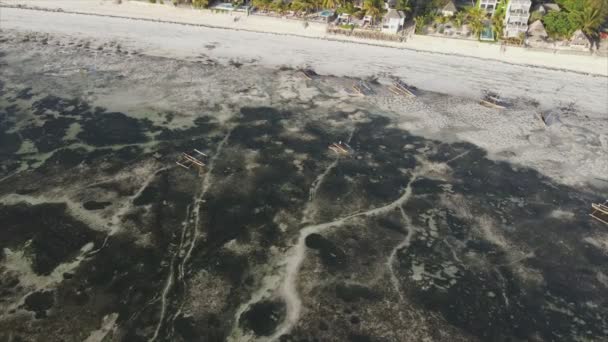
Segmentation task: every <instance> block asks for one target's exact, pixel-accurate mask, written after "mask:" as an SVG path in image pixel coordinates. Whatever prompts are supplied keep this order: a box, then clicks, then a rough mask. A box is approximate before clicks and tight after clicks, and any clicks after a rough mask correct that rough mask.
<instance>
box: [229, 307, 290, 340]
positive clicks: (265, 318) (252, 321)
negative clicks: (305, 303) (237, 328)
mask: <svg viewBox="0 0 608 342" xmlns="http://www.w3.org/2000/svg"><path fill="white" fill-rule="evenodd" d="M284 315H285V304H283V303H281V302H274V301H262V302H258V303H256V304H254V305H253V306H251V308H249V310H247V311H245V312H244V313H243V314H242V315H241V317H240V319H239V323H240V324H241V325H242V326H243V327H245V328H246V329H248V330H252V331H253V332H254V333H255V334H256V335H258V336H269V335H271V334H272V333H273V332H274V331H275V329H276V327H277V325H278V324H279V323H280V322H281V321H282V320H283V317H284Z"/></svg>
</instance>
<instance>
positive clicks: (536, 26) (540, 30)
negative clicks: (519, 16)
mask: <svg viewBox="0 0 608 342" xmlns="http://www.w3.org/2000/svg"><path fill="white" fill-rule="evenodd" d="M528 35H530V36H535V37H542V38H546V37H547V31H546V30H545V25H543V22H542V21H540V20H537V21H535V22H533V23H532V24H530V26H529V27H528Z"/></svg>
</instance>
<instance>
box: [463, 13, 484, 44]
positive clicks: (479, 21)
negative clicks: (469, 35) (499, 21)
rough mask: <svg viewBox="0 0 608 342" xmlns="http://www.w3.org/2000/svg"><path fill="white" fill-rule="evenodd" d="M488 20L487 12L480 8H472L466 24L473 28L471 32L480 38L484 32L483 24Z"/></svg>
mask: <svg viewBox="0 0 608 342" xmlns="http://www.w3.org/2000/svg"><path fill="white" fill-rule="evenodd" d="M484 20H486V11H484V10H483V9H481V8H479V7H471V8H469V9H468V10H467V15H466V23H467V24H468V25H469V26H470V27H471V31H473V33H474V34H475V36H477V37H478V38H479V35H480V34H481V31H482V30H483V26H484V25H483V22H484Z"/></svg>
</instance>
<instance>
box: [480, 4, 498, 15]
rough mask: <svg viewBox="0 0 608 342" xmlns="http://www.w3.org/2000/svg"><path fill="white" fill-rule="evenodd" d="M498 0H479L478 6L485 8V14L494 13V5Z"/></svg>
mask: <svg viewBox="0 0 608 342" xmlns="http://www.w3.org/2000/svg"><path fill="white" fill-rule="evenodd" d="M498 2H499V0H480V1H479V8H481V9H482V10H485V11H486V13H487V14H489V15H491V16H492V15H494V11H495V10H496V6H497V5H498Z"/></svg>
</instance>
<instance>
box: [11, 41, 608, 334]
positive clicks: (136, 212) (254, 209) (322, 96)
mask: <svg viewBox="0 0 608 342" xmlns="http://www.w3.org/2000/svg"><path fill="white" fill-rule="evenodd" d="M0 39H1V40H2V46H3V49H2V51H1V52H0V64H1V68H0V222H2V229H0V279H1V280H0V339H2V340H5V339H6V340H12V341H20V340H22V341H40V340H44V341H89V342H90V341H145V340H148V341H265V340H277V341H519V340H527V341H565V340H566V341H584V340H591V341H600V340H604V339H606V337H607V336H608V303H607V302H606V301H607V299H606V296H605V293H606V290H607V288H608V266H607V265H608V263H607V261H608V233H607V232H606V229H605V227H602V226H600V223H598V222H594V221H592V220H591V219H590V218H589V216H588V213H589V208H590V203H592V202H599V201H602V200H603V198H602V195H605V194H606V191H607V186H606V184H605V183H603V182H602V181H601V180H597V179H596V178H597V177H599V176H600V175H601V173H602V170H604V171H605V168H604V166H605V163H606V160H608V159H606V158H603V157H606V154H607V150H608V141H607V140H606V136H605V131H603V130H602V127H605V125H606V119H605V118H603V117H602V116H601V115H598V114H597V113H595V114H596V115H593V113H590V112H588V111H580V110H578V109H577V108H576V104H573V103H556V104H555V106H554V107H553V108H539V105H538V103H537V102H536V101H535V99H534V98H533V96H532V95H531V97H530V98H517V99H510V100H511V103H512V106H511V107H510V108H508V109H507V110H506V111H504V112H501V113H497V112H496V111H495V110H493V109H489V108H486V107H483V106H481V105H479V103H478V101H477V100H476V99H471V98H463V97H456V96H452V95H449V94H439V93H433V92H427V91H424V90H423V89H420V90H418V92H417V95H418V96H417V97H416V98H411V97H405V96H399V95H395V94H393V93H391V92H389V91H388V90H387V88H386V84H387V83H386V82H387V81H386V79H383V78H382V77H381V76H379V77H377V78H370V79H368V80H367V82H368V83H369V84H370V85H371V86H372V87H373V88H374V94H373V95H371V96H367V97H352V96H349V95H348V94H347V92H345V91H344V89H345V88H346V89H349V88H351V87H352V85H353V84H356V83H357V82H359V80H357V79H349V78H344V77H334V76H331V75H318V76H315V77H313V78H312V79H307V78H304V77H301V75H300V74H299V72H298V70H295V69H293V68H291V67H288V66H286V67H283V68H269V67H265V66H262V65H259V64H258V63H256V61H254V60H251V61H243V60H240V61H236V60H235V61H232V62H228V63H219V62H218V61H216V60H214V59H212V58H210V57H208V56H205V55H201V56H199V57H198V58H194V59H189V60H177V59H170V58H162V57H153V56H149V55H145V54H142V53H141V52H140V51H137V50H125V49H124V48H123V47H121V45H120V43H117V42H113V41H105V42H104V41H101V42H100V41H92V40H87V39H84V38H80V39H76V38H66V37H61V36H53V35H46V34H35V33H20V32H10V31H5V32H3V33H2V34H0ZM556 72H557V71H556ZM546 110H551V111H552V112H557V113H559V114H560V116H561V122H560V123H559V124H558V125H557V126H555V127H552V128H547V127H544V125H543V124H542V121H539V119H538V113H540V112H541V111H546ZM585 116H587V117H586V118H585ZM500 125H502V126H500ZM583 133H585V134H583ZM336 142H343V143H346V144H348V145H349V146H351V147H352V150H351V151H350V152H349V153H348V154H346V155H337V154H335V153H333V152H332V151H331V150H329V149H328V146H330V145H331V144H332V143H336ZM194 149H197V150H199V151H201V152H202V153H204V154H206V155H207V156H208V159H206V167H205V168H204V170H202V172H199V171H198V170H195V168H191V169H184V168H182V167H180V166H179V165H177V164H176V163H175V161H176V160H177V159H178V158H179V156H180V155H181V153H183V152H186V153H191V152H192V151H193V150H194ZM574 156H576V157H574ZM570 157H572V158H579V159H571V158H570ZM575 164H576V165H575ZM577 167H580V168H583V167H584V168H585V170H586V173H585V172H579V170H578V169H577Z"/></svg>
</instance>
